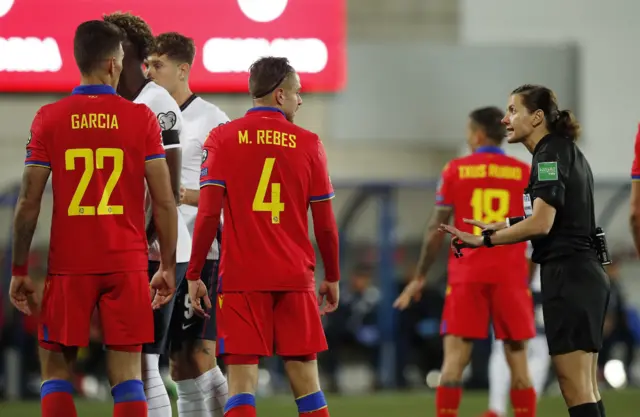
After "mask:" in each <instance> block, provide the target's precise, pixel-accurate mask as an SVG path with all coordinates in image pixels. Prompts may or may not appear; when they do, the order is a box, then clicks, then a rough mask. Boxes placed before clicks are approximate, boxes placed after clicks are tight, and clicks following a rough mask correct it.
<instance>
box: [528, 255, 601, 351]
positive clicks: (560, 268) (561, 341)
mask: <svg viewBox="0 0 640 417" xmlns="http://www.w3.org/2000/svg"><path fill="white" fill-rule="evenodd" d="M540 279H541V282H542V312H543V315H544V326H545V333H546V336H547V344H548V345H549V354H550V355H562V354H565V353H570V352H575V351H578V350H582V351H585V352H598V351H599V350H600V349H601V348H602V331H603V326H604V318H605V315H606V311H607V307H608V305H609V291H610V284H609V277H608V276H607V274H606V273H605V271H604V268H603V267H602V265H601V264H600V262H599V261H598V260H597V259H594V258H591V257H587V256H584V255H582V256H571V257H563V258H559V259H554V260H552V261H549V262H545V263H542V264H541V265H540Z"/></svg>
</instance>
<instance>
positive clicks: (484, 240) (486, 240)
mask: <svg viewBox="0 0 640 417" xmlns="http://www.w3.org/2000/svg"><path fill="white" fill-rule="evenodd" d="M482 244H483V245H484V246H486V247H487V248H492V247H493V246H494V244H493V243H492V242H491V235H489V234H486V235H483V236H482Z"/></svg>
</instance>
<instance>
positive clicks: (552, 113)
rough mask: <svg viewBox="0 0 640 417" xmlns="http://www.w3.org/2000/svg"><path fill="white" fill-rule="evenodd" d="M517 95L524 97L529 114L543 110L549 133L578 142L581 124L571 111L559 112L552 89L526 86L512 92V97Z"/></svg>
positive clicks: (523, 101) (531, 85)
mask: <svg viewBox="0 0 640 417" xmlns="http://www.w3.org/2000/svg"><path fill="white" fill-rule="evenodd" d="M515 94H517V95H519V96H520V97H522V104H523V105H524V106H525V107H526V108H527V110H529V113H533V112H535V111H536V110H542V112H543V113H544V119H545V121H546V124H547V129H548V130H549V132H551V133H557V134H558V135H561V136H564V137H566V138H568V139H571V140H572V141H574V142H575V141H576V140H578V137H579V136H580V124H579V123H578V121H577V120H576V118H575V116H574V115H573V113H572V112H571V110H559V108H558V99H557V97H556V94H555V93H554V92H553V91H552V90H551V89H549V88H547V87H544V86H541V85H534V84H524V85H521V86H520V87H518V88H516V89H515V90H513V92H511V95H515Z"/></svg>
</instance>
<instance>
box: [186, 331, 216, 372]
mask: <svg viewBox="0 0 640 417" xmlns="http://www.w3.org/2000/svg"><path fill="white" fill-rule="evenodd" d="M189 353H190V357H191V362H192V363H193V364H194V366H195V368H196V371H197V372H198V375H202V374H203V373H205V372H207V371H208V370H210V369H213V368H215V367H216V366H218V363H217V361H216V342H215V341H213V340H204V339H198V340H196V341H195V342H194V343H193V346H192V347H191V349H190V352H189Z"/></svg>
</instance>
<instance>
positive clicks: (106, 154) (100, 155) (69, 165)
mask: <svg viewBox="0 0 640 417" xmlns="http://www.w3.org/2000/svg"><path fill="white" fill-rule="evenodd" d="M105 158H113V172H112V173H111V175H110V176H109V179H108V180H107V183H106V184H105V185H104V190H103V191H102V198H100V202H99V203H98V215H99V216H101V215H109V214H122V213H124V208H123V207H122V206H110V205H109V199H110V198H111V193H112V192H113V189H114V188H115V187H116V184H117V183H118V180H119V179H120V175H122V166H123V163H124V152H123V150H122V149H118V148H98V149H96V150H95V161H94V151H93V149H89V148H80V149H67V151H66V152H65V153H64V164H65V169H66V170H67V171H75V169H76V159H84V172H83V173H82V176H81V177H80V182H79V183H78V187H77V188H76V191H75V193H73V197H72V198H71V202H70V203H69V209H68V210H67V214H68V215H69V216H95V215H96V208H95V207H94V206H81V205H80V203H81V202H82V198H83V197H84V193H85V192H87V188H88V187H89V182H90V181H91V177H92V176H93V171H94V165H95V168H97V169H104V160H105Z"/></svg>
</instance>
